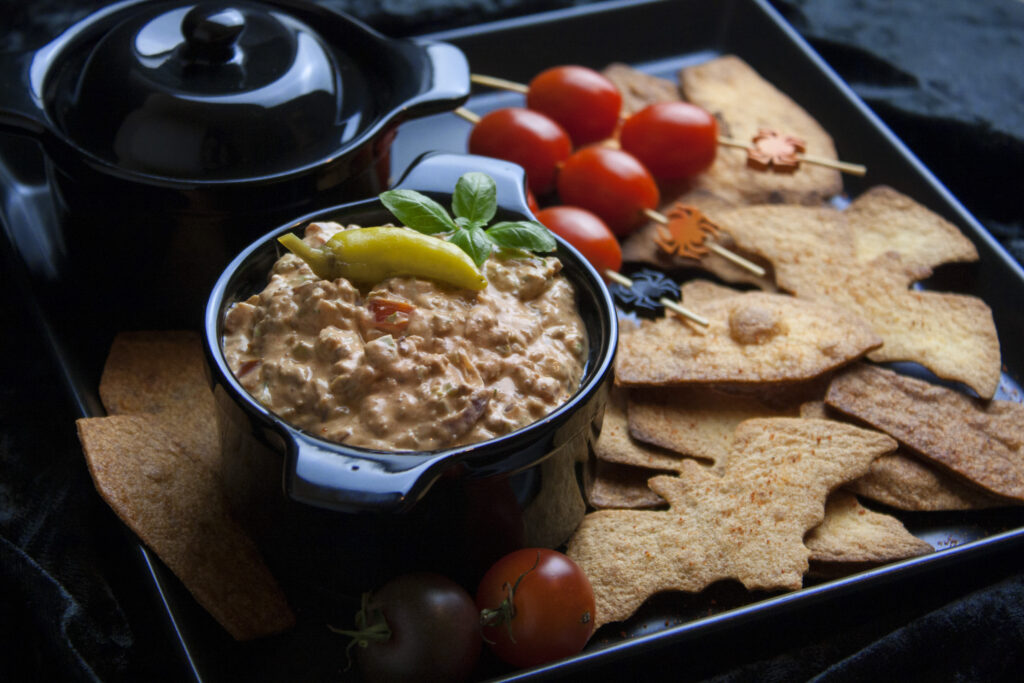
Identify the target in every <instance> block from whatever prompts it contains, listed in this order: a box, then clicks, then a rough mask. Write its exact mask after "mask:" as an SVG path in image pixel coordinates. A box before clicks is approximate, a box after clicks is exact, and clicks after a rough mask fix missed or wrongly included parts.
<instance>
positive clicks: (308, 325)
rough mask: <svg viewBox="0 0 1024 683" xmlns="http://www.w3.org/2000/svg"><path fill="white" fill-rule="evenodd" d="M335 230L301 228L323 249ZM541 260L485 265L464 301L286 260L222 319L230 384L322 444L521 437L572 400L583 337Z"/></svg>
mask: <svg viewBox="0 0 1024 683" xmlns="http://www.w3.org/2000/svg"><path fill="white" fill-rule="evenodd" d="M340 229H341V226H340V225H337V224H334V223H314V224H311V225H310V226H309V227H308V228H307V230H306V236H305V241H306V242H308V243H310V244H313V245H315V246H320V245H322V244H323V243H324V242H325V241H326V240H327V239H328V238H329V237H330V236H331V235H332V234H334V232H336V231H337V230H340ZM561 267H562V266H561V262H560V261H559V260H558V259H556V258H554V257H537V256H529V257H525V258H501V257H498V256H492V257H491V258H490V259H488V260H487V262H486V263H485V264H484V267H483V272H484V275H485V276H486V277H487V281H488V285H487V287H486V288H485V289H483V290H481V291H479V292H476V291H470V290H465V289H455V288H452V287H449V286H446V285H444V284H440V283H435V282H432V281H429V280H423V279H417V278H411V277H394V278H389V279H387V280H384V281H383V282H380V283H378V284H377V285H375V286H373V287H372V289H370V290H369V291H360V290H359V289H357V288H356V287H355V286H354V285H353V284H352V283H350V282H349V281H348V280H345V279H343V278H339V279H337V280H334V281H333V282H332V281H327V280H321V279H319V278H317V277H316V276H315V275H314V274H313V272H312V270H310V268H309V266H308V265H306V263H305V262H304V261H302V260H301V259H300V258H298V257H297V256H293V255H292V254H286V255H285V256H282V257H281V258H280V259H278V261H277V262H276V263H275V265H274V267H273V270H272V271H271V277H270V282H269V284H268V285H267V287H266V289H264V290H263V291H262V292H261V293H260V294H258V295H255V296H253V297H251V298H249V299H248V300H247V301H244V302H240V303H237V304H235V305H234V306H232V307H231V308H230V309H229V310H228V312H227V314H226V317H225V334H224V351H225V356H226V357H227V360H228V363H229V365H230V366H231V369H232V371H233V372H234V373H235V375H236V377H237V378H238V379H239V381H240V382H241V383H242V384H243V385H244V386H245V388H246V389H247V390H248V391H249V392H250V393H251V394H252V395H253V396H255V397H256V399H257V400H259V401H260V403H262V404H263V405H265V406H266V407H267V408H268V409H270V410H271V411H273V412H274V413H276V414H277V415H279V416H281V417H282V418H283V419H285V420H286V421H288V422H290V423H291V424H293V425H296V426H298V427H301V428H303V429H305V430H307V431H309V432H311V433H313V434H316V435H318V436H321V437H322V438H325V439H328V440H331V441H337V442H341V443H345V444H348V445H353V446H362V447H366V448H378V449H386V450H434V449H438V448H444V447H448V446H454V445H461V444H468V443H474V442H477V441H483V440H486V439H490V438H493V437H495V436H500V435H502V434H506V433H508V432H511V431H514V430H516V429H518V428H520V427H523V426H525V425H527V424H529V423H531V422H534V421H535V420H537V419H538V418H540V417H542V416H544V415H546V414H547V413H549V412H551V410H552V409H554V408H555V407H557V406H558V405H560V404H562V403H563V402H564V401H565V400H566V399H568V398H569V396H571V395H572V394H573V393H574V392H575V391H576V389H577V387H578V386H579V383H580V380H581V376H582V372H583V364H584V359H585V357H586V334H585V331H584V327H583V323H582V321H581V320H580V317H579V315H578V314H577V312H576V304H575V296H574V292H573V289H572V285H571V284H570V283H569V282H568V280H567V279H566V278H565V277H564V276H561V275H559V271H560V270H561Z"/></svg>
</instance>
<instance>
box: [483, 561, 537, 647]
mask: <svg viewBox="0 0 1024 683" xmlns="http://www.w3.org/2000/svg"><path fill="white" fill-rule="evenodd" d="M538 564H540V552H539V551H538V552H537V559H536V560H534V561H533V566H532V567H530V568H529V569H527V570H526V571H525V572H523V573H522V574H520V575H519V578H517V579H516V582H515V583H514V584H512V585H511V586H510V585H508V581H506V582H505V590H506V591H507V592H508V595H506V596H505V599H504V600H502V601H501V604H499V605H498V606H497V607H495V608H484V609H482V610H480V625H481V626H497V625H499V624H504V625H505V628H506V629H507V630H508V638H509V640H511V641H512V642H513V643H515V642H516V639H515V637H514V636H513V635H512V620H513V619H515V616H516V604H515V595H516V589H517V588H519V583H520V582H521V581H522V580H523V577H525V576H526V575H527V574H529V573H530V572H532V571H533V570H534V569H536V568H537V565H538ZM484 640H487V638H484ZM488 642H490V641H488Z"/></svg>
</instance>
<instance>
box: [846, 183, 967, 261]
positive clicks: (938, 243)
mask: <svg viewBox="0 0 1024 683" xmlns="http://www.w3.org/2000/svg"><path fill="white" fill-rule="evenodd" d="M843 215H844V216H845V217H846V219H847V221H849V223H850V227H851V231H852V233H853V236H854V240H855V245H856V252H857V260H859V261H863V262H868V261H871V260H873V259H875V258H877V257H879V256H881V255H882V254H885V253H887V252H890V251H895V252H897V253H898V254H900V256H901V258H902V259H903V262H904V263H906V264H907V265H908V266H910V267H917V268H935V267H937V266H940V265H942V264H943V263H953V262H963V261H977V260H978V250H977V249H976V248H975V247H974V244H973V243H972V242H971V241H970V240H969V239H967V237H965V236H964V234H963V233H962V232H960V230H959V228H957V227H956V226H955V225H953V224H952V223H950V222H949V221H947V220H946V219H944V218H942V217H941V216H939V215H938V214H936V213H933V212H932V211H929V210H928V209H926V208H925V207H923V206H922V205H920V204H918V203H917V202H915V201H914V200H913V199H911V198H910V197H907V196H906V195H904V194H901V193H900V192H897V191H896V190H894V189H892V188H891V187H886V186H884V185H879V186H877V187H873V188H871V189H869V190H868V191H867V192H865V193H864V194H862V195H860V196H859V197H857V199H855V200H854V201H853V202H852V203H851V204H850V205H849V206H848V207H847V208H846V210H845V211H844V212H843Z"/></svg>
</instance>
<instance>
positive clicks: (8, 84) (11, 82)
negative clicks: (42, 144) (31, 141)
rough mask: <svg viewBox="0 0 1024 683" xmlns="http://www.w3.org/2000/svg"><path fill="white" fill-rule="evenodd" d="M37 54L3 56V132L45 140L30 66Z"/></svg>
mask: <svg viewBox="0 0 1024 683" xmlns="http://www.w3.org/2000/svg"><path fill="white" fill-rule="evenodd" d="M33 57H34V54H32V53H29V54H17V55H14V54H11V55H0V132H2V133H10V134H13V135H21V136H28V137H32V138H37V139H38V138H42V137H44V136H45V134H46V132H47V130H48V129H47V127H46V124H45V123H44V122H43V115H42V110H41V109H40V107H39V106H37V105H36V102H35V100H34V99H33V96H32V83H31V76H30V69H29V66H30V65H31V63H32V60H33Z"/></svg>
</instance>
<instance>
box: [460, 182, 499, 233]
mask: <svg viewBox="0 0 1024 683" xmlns="http://www.w3.org/2000/svg"><path fill="white" fill-rule="evenodd" d="M497 210H498V188H497V185H495V183H494V180H493V179H492V178H491V176H489V175H487V174H486V173H480V172H479V171H472V172H470V173H465V174H463V175H462V177H461V178H459V180H458V182H456V183H455V193H454V194H453V195H452V211H454V212H455V215H456V216H458V217H460V218H466V219H469V220H470V221H472V222H474V223H478V224H482V225H486V224H487V223H490V222H491V219H492V218H494V214H495V213H496V212H497Z"/></svg>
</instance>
